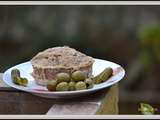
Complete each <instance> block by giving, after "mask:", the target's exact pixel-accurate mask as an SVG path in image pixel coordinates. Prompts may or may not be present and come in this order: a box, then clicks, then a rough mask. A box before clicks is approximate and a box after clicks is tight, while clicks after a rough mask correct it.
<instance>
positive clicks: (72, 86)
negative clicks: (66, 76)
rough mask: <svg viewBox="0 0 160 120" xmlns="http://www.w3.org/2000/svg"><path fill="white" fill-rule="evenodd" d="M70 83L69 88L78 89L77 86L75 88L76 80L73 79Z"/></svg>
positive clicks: (71, 89)
mask: <svg viewBox="0 0 160 120" xmlns="http://www.w3.org/2000/svg"><path fill="white" fill-rule="evenodd" d="M68 85H69V90H70V91H73V90H75V89H76V88H75V85H76V82H74V81H71V82H69V83H68Z"/></svg>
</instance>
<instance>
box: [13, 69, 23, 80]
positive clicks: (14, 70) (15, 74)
mask: <svg viewBox="0 0 160 120" xmlns="http://www.w3.org/2000/svg"><path fill="white" fill-rule="evenodd" d="M20 76H21V75H20V71H19V70H18V69H13V70H12V71H11V77H12V80H14V79H16V78H17V77H20Z"/></svg>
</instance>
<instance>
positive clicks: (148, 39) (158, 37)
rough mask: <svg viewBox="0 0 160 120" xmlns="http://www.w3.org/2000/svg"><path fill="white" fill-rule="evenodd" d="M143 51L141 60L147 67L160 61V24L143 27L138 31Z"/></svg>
mask: <svg viewBox="0 0 160 120" xmlns="http://www.w3.org/2000/svg"><path fill="white" fill-rule="evenodd" d="M138 38H139V40H140V44H141V48H142V52H141V60H142V63H143V64H144V66H145V67H146V68H151V67H153V66H154V65H158V63H159V62H160V54H159V53H160V24H154V25H148V26H144V27H141V28H140V29H139V31H138Z"/></svg>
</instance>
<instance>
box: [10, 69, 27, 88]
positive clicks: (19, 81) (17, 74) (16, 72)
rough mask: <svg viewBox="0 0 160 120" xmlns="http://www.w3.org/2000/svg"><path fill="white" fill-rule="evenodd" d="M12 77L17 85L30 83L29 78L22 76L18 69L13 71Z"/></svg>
mask: <svg viewBox="0 0 160 120" xmlns="http://www.w3.org/2000/svg"><path fill="white" fill-rule="evenodd" d="M11 78H12V80H13V82H14V83H15V84H17V85H21V86H27V84H28V80H27V78H22V77H21V75H20V71H19V70H18V69H13V70H12V71H11Z"/></svg>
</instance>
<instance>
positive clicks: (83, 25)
mask: <svg viewBox="0 0 160 120" xmlns="http://www.w3.org/2000/svg"><path fill="white" fill-rule="evenodd" d="M159 13H160V6H78V5H77V6H0V72H4V71H5V70H7V69H8V68H10V67H12V66H14V65H16V64H19V63H22V62H26V61H28V60H30V59H31V58H32V57H33V56H34V55H35V54H37V53H38V52H39V51H42V50H44V49H47V48H49V47H55V46H63V45H68V46H70V47H73V48H75V49H77V50H79V51H81V52H83V53H85V54H87V55H90V56H93V57H95V58H100V59H105V60H109V61H113V62H115V63H118V64H120V65H121V66H123V67H124V68H125V70H126V76H125V78H124V79H123V80H122V81H121V82H120V84H119V98H120V101H119V109H120V111H119V112H120V113H121V114H140V113H139V112H138V107H139V104H140V103H142V102H144V103H149V104H150V105H152V106H153V107H156V108H160V107H159V106H160V103H159V101H160V95H159V91H160V85H159V84H160V81H159V78H160V74H159V71H160V25H159V20H160V14H159Z"/></svg>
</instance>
